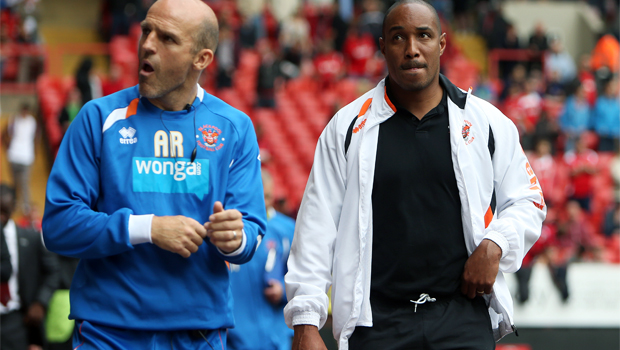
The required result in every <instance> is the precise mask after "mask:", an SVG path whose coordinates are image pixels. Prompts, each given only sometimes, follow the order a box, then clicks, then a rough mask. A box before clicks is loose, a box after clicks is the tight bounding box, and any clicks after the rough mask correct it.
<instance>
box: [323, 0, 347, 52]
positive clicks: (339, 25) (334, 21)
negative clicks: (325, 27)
mask: <svg viewBox="0 0 620 350" xmlns="http://www.w3.org/2000/svg"><path fill="white" fill-rule="evenodd" d="M328 9H329V11H330V12H331V14H332V15H331V23H330V24H331V33H332V36H333V39H334V48H335V49H336V51H338V52H342V50H343V49H344V42H345V40H346V39H347V32H348V30H349V22H347V21H345V20H344V19H343V18H342V17H341V15H340V11H339V7H338V3H337V2H336V3H334V4H333V5H332V6H330V7H329V8H328Z"/></svg>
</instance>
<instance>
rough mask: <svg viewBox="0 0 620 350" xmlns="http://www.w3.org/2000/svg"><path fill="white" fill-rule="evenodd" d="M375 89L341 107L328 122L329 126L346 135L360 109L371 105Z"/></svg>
mask: <svg viewBox="0 0 620 350" xmlns="http://www.w3.org/2000/svg"><path fill="white" fill-rule="evenodd" d="M376 89H377V88H376V87H375V88H372V89H370V90H368V91H367V92H366V93H364V94H363V95H362V96H360V97H358V98H356V99H355V100H354V101H353V102H351V103H349V104H347V105H346V106H344V107H342V108H341V109H340V110H338V112H337V113H336V114H335V115H334V117H333V118H332V119H331V120H330V122H329V124H332V125H333V126H334V127H335V128H336V129H337V130H338V132H341V133H343V134H344V133H346V132H347V129H348V128H349V126H350V124H351V123H352V122H353V120H354V119H355V118H357V117H358V115H359V114H360V111H361V110H362V108H364V107H365V105H367V104H370V103H372V102H369V101H372V98H373V96H374V94H375V90H376ZM366 107H368V106H366Z"/></svg>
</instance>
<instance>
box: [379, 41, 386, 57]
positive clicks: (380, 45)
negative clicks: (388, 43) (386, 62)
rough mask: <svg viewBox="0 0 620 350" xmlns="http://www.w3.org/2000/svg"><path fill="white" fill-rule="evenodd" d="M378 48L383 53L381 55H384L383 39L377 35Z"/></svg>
mask: <svg viewBox="0 0 620 350" xmlns="http://www.w3.org/2000/svg"><path fill="white" fill-rule="evenodd" d="M379 48H380V49H381V53H382V54H383V57H385V40H383V37H382V36H381V37H379Z"/></svg>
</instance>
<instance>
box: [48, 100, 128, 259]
mask: <svg viewBox="0 0 620 350" xmlns="http://www.w3.org/2000/svg"><path fill="white" fill-rule="evenodd" d="M93 102H94V101H91V102H90V103H87V104H86V105H84V107H83V108H82V110H81V111H80V113H79V114H78V116H77V117H76V118H75V120H74V121H73V122H72V123H71V125H70V127H69V129H68V130H67V133H66V134H65V137H64V138H63V141H62V143H61V145H60V149H59V150H58V155H57V157H56V160H55V162H54V165H53V167H52V171H51V173H50V176H49V179H48V183H47V191H46V195H45V212H44V215H43V239H44V241H45V246H46V247H47V248H48V249H49V250H50V251H53V252H55V253H58V254H61V255H65V256H69V257H75V258H82V259H88V258H102V257H106V256H111V255H115V254H119V253H122V252H126V251H129V250H131V249H133V245H132V244H131V242H130V237H129V218H130V216H131V214H133V212H132V211H131V210H130V209H129V208H122V209H119V210H117V211H116V212H113V213H109V214H108V213H103V212H99V211H97V210H96V207H97V201H98V199H99V191H100V181H101V180H100V178H99V174H100V171H99V170H100V166H101V163H100V152H101V143H102V141H103V135H102V128H101V125H102V123H101V115H100V113H101V112H100V110H99V108H98V106H97V105H95V104H94V103H93Z"/></svg>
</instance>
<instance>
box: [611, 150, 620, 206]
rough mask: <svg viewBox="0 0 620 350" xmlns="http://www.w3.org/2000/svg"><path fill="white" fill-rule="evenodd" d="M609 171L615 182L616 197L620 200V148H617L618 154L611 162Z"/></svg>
mask: <svg viewBox="0 0 620 350" xmlns="http://www.w3.org/2000/svg"><path fill="white" fill-rule="evenodd" d="M609 172H610V173H611V178H612V180H613V182H614V199H615V201H616V202H620V148H616V154H615V155H614V157H613V158H612V159H611V162H610V163H609Z"/></svg>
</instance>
